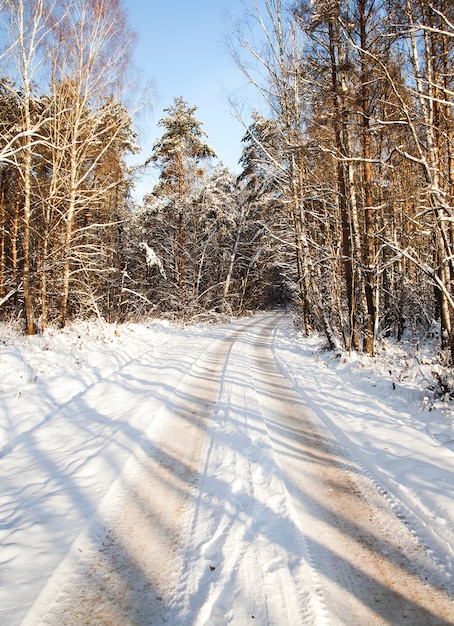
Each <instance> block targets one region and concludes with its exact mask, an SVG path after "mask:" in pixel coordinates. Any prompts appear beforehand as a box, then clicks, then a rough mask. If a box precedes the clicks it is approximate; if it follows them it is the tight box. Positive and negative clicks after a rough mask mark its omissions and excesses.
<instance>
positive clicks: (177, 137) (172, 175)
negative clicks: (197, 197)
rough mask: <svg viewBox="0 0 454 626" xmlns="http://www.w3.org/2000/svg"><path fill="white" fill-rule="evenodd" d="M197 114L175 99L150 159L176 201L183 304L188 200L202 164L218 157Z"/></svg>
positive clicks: (167, 192)
mask: <svg viewBox="0 0 454 626" xmlns="http://www.w3.org/2000/svg"><path fill="white" fill-rule="evenodd" d="M196 110H197V107H196V106H192V107H191V106H189V104H188V103H187V102H185V101H184V100H183V98H182V97H181V96H180V97H178V98H175V99H174V103H173V105H172V106H170V107H168V108H166V109H164V112H165V113H167V115H166V116H165V117H163V118H162V119H161V120H160V121H159V122H158V125H159V126H161V127H163V128H164V133H163V135H162V137H161V138H160V139H158V140H157V141H156V142H155V144H154V146H153V153H152V156H151V158H150V161H152V162H154V163H156V165H157V166H158V167H159V168H160V170H161V176H160V186H161V188H162V189H163V190H165V192H166V194H169V195H174V196H175V197H176V200H177V201H176V215H175V216H174V217H175V220H176V228H175V241H174V250H175V252H176V255H175V265H176V270H177V274H178V287H179V292H180V303H181V302H182V301H183V279H184V249H185V235H184V221H185V213H186V212H187V211H188V206H187V204H188V203H187V202H186V201H185V200H186V199H187V198H188V197H189V195H190V193H191V188H192V187H193V185H194V180H196V179H197V176H198V175H200V173H201V169H200V164H201V162H203V161H204V160H206V159H208V158H210V157H216V154H215V152H214V150H213V149H212V148H211V147H210V146H209V145H208V144H206V143H205V142H204V137H207V135H206V133H205V132H204V131H203V130H202V128H201V126H202V124H201V122H199V120H197V119H196V118H195V116H194V113H195V112H196Z"/></svg>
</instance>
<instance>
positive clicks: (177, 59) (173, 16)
mask: <svg viewBox="0 0 454 626" xmlns="http://www.w3.org/2000/svg"><path fill="white" fill-rule="evenodd" d="M124 6H125V7H126V9H127V11H128V14H129V22H130V25H131V26H132V28H133V29H134V30H135V31H136V32H137V33H138V35H139V39H138V42H137V46H136V55H135V62H136V64H137V65H138V66H139V67H140V68H141V70H142V73H143V75H144V78H145V79H147V80H152V81H154V83H155V86H156V92H157V93H156V97H155V98H154V100H153V112H152V114H151V116H149V118H148V121H147V126H146V127H145V128H143V127H142V129H141V145H142V147H143V152H142V155H141V156H143V157H144V158H146V157H147V156H149V153H150V152H151V147H152V144H153V141H154V140H155V139H156V137H158V136H159V135H160V134H161V132H162V129H161V128H160V127H157V126H156V124H157V122H158V120H159V119H160V118H161V117H163V115H164V113H163V109H164V108H165V107H167V106H169V105H171V104H172V103H173V99H174V97H177V96H182V97H183V98H184V99H185V100H186V101H187V102H188V103H189V104H190V105H191V106H197V107H198V110H197V112H196V116H197V118H198V119H199V120H200V121H201V122H202V123H203V129H204V130H205V132H206V133H207V134H208V136H209V139H208V143H210V145H211V146H212V147H213V148H214V149H215V151H216V153H217V155H218V157H219V159H220V160H221V161H222V162H223V163H224V164H225V165H227V166H228V167H229V168H230V169H231V170H232V171H234V172H239V170H240V167H239V166H238V164H237V163H238V159H239V157H240V154H241V137H242V136H243V134H244V127H243V126H242V125H241V124H240V122H239V121H238V120H237V119H235V118H234V117H233V116H232V114H231V112H230V109H231V107H230V104H229V102H228V97H227V94H228V93H231V94H232V93H233V94H234V96H239V97H240V98H242V97H243V92H246V91H247V88H246V87H245V82H246V81H245V78H244V76H243V75H242V74H241V73H240V71H239V70H238V69H237V68H236V67H235V64H234V63H233V61H232V59H231V58H230V57H229V55H228V53H227V51H226V46H225V42H224V40H225V37H226V36H228V34H229V33H228V30H229V20H228V19H227V16H228V15H233V16H237V17H241V16H242V15H243V13H244V5H243V3H242V0H124ZM146 184H147V183H146V182H142V183H141V185H140V187H139V186H138V191H139V192H140V193H141V192H142V191H144V186H146Z"/></svg>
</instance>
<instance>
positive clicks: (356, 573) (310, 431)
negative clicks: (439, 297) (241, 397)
mask: <svg viewBox="0 0 454 626" xmlns="http://www.w3.org/2000/svg"><path fill="white" fill-rule="evenodd" d="M270 330H271V326H270V327H269V328H268V329H264V331H263V333H262V334H263V335H266V334H268V331H270ZM262 344H263V350H262V354H261V358H260V360H259V361H258V362H257V368H258V369H259V370H261V374H260V376H262V375H264V374H265V377H264V379H263V380H266V377H267V376H268V388H271V386H272V385H273V381H275V380H277V379H279V380H281V379H282V376H281V371H282V370H281V368H280V366H279V365H278V364H277V363H275V362H274V361H275V359H274V358H273V355H274V350H273V345H272V341H269V340H268V339H267V340H266V341H265V340H264V341H263V342H262ZM286 365H287V366H288V367H289V369H290V370H291V367H292V365H291V364H290V363H289V364H286ZM260 376H259V379H260ZM287 386H288V390H287V392H286V397H287V398H293V400H292V403H293V405H294V407H295V415H296V414H297V413H298V407H299V408H300V410H299V416H298V421H297V422H296V421H295V420H293V426H292V425H291V422H290V421H289V419H288V417H289V413H288V412H286V411H284V410H282V411H279V409H278V408H277V407H273V406H270V407H267V409H269V410H268V417H267V422H268V428H269V432H270V437H271V439H272V441H273V449H274V451H275V453H276V455H277V458H278V464H279V465H280V467H281V468H282V472H283V475H284V476H285V483H286V485H287V489H288V491H289V492H290V493H291V494H292V496H293V502H294V505H295V508H296V513H297V517H298V519H299V521H300V523H301V524H302V526H301V527H302V529H303V531H304V533H305V535H306V542H307V545H308V546H309V552H310V555H309V559H310V561H311V563H312V565H313V567H314V569H315V570H316V576H318V577H319V578H320V579H321V580H322V583H323V588H322V595H323V596H324V597H325V601H324V605H325V608H326V609H327V610H328V612H329V619H330V620H331V622H333V623H340V624H345V625H348V626H352V625H356V624H357V625H358V626H359V625H363V624H365V623H367V624H373V625H374V626H375V625H379V624H383V625H384V624H397V623H398V624H399V625H401V624H411V626H417V625H420V624H421V625H422V624H426V625H427V626H429V625H430V626H433V625H435V624H439V625H443V626H447V625H448V624H452V597H450V595H449V594H448V593H447V592H446V588H445V586H444V585H443V584H442V581H441V580H440V578H439V577H438V576H437V572H436V571H435V568H434V563H433V562H432V561H431V559H430V555H429V554H427V552H426V551H425V550H424V548H423V547H422V546H421V545H420V544H419V543H418V541H417V539H416V538H415V537H414V535H413V534H412V533H411V532H410V531H409V530H408V528H407V527H406V526H405V524H404V523H403V522H402V520H401V519H399V518H397V517H396V515H395V513H394V511H393V509H392V508H391V507H390V506H389V502H388V501H387V500H386V499H385V498H384V497H383V494H382V493H379V492H378V491H377V490H376V488H375V485H374V484H373V483H372V482H371V481H370V480H369V478H368V477H367V476H366V475H365V474H364V471H363V469H362V468H361V467H360V466H359V465H358V464H357V463H356V462H355V460H354V459H352V458H351V456H350V455H348V456H346V455H345V451H344V450H343V449H342V448H341V447H340V446H339V442H338V440H337V439H336V438H335V437H334V435H333V433H331V432H330V431H329V430H328V429H326V428H325V426H324V424H323V422H321V421H320V420H319V419H318V417H317V416H316V415H315V414H314V413H313V412H312V411H310V410H309V409H308V407H307V402H306V400H305V398H302V397H301V396H300V395H299V393H298V389H295V387H294V385H293V381H292V380H290V381H289V382H288V383H287ZM270 395H271V394H270ZM285 425H287V428H288V429H289V430H292V431H293V435H292V441H293V444H294V446H295V448H296V447H297V444H299V446H298V447H299V451H300V452H302V453H303V456H301V457H300V458H299V459H298V458H297V456H295V455H294V454H289V451H288V449H287V447H288V441H286V437H284V438H283V436H282V429H283V427H284V426H285Z"/></svg>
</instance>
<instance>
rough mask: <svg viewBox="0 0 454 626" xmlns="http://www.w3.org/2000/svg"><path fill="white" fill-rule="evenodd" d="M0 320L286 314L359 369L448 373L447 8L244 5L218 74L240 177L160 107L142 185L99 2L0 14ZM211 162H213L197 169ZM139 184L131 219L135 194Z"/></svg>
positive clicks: (73, 0)
mask: <svg viewBox="0 0 454 626" xmlns="http://www.w3.org/2000/svg"><path fill="white" fill-rule="evenodd" d="M0 11H1V13H0V15H1V21H0V28H1V30H2V35H1V41H2V46H3V48H2V50H1V57H0V59H1V75H0V81H1V82H0V106H1V117H0V124H1V130H0V305H1V306H0V318H1V320H2V321H5V322H8V321H11V320H20V321H21V323H23V329H24V332H25V333H27V334H34V333H36V332H38V331H42V330H43V329H44V328H45V327H46V326H47V325H50V324H60V325H61V326H64V325H65V323H67V322H68V321H69V320H73V319H77V318H81V317H83V318H86V317H98V318H102V319H105V320H107V321H109V322H123V321H126V320H140V319H143V318H145V317H146V316H148V315H150V314H154V315H166V316H169V317H172V318H175V319H184V320H192V319H195V318H200V317H201V316H203V315H205V314H206V313H210V312H216V313H220V314H226V315H240V314H242V313H244V312H246V311H250V310H260V309H265V308H276V307H287V306H291V307H292V309H293V310H294V311H295V313H296V315H297V318H298V320H299V325H300V328H301V330H302V332H303V333H306V334H307V333H309V332H311V331H312V330H317V331H318V332H320V333H323V334H324V336H325V337H326V341H327V344H328V345H329V347H331V348H335V347H338V346H339V347H342V348H345V349H350V350H362V351H364V352H366V353H367V354H370V355H373V354H374V350H375V346H376V341H377V339H378V338H379V337H381V336H391V337H393V338H395V339H397V340H399V339H400V338H402V337H403V336H404V334H405V333H412V334H415V335H417V334H419V333H428V332H431V333H432V332H436V333H439V336H440V358H441V359H443V360H444V362H445V363H446V364H448V363H451V362H452V359H453V357H454V282H453V281H454V213H453V211H454V119H453V105H454V66H453V64H454V5H453V3H452V2H450V0H432V1H427V0H411V1H410V0H392V1H390V0H313V1H312V2H309V1H308V0H301V1H298V0H294V1H289V2H286V1H284V0H283V1H281V0H261V1H260V2H259V1H258V0H248V2H247V3H245V12H246V14H245V17H244V20H243V21H241V22H240V23H238V24H237V28H236V29H235V30H234V31H233V32H231V33H230V46H231V56H232V63H235V64H236V65H237V67H238V68H240V70H241V71H242V72H243V74H244V76H245V78H246V79H247V80H248V81H249V82H250V83H251V84H252V85H253V86H254V87H255V88H256V89H257V91H258V93H259V94H260V96H261V101H262V104H263V106H262V107H261V108H260V111H259V110H257V111H254V112H253V114H252V117H251V118H250V119H249V120H246V121H245V122H246V124H245V131H244V137H243V147H242V156H241V160H240V164H239V167H240V169H241V173H240V174H239V175H236V174H235V175H234V174H233V173H232V172H230V171H229V170H228V169H227V168H225V167H224V166H223V164H222V155H216V154H215V152H214V150H213V149H212V148H211V146H210V142H209V137H207V136H206V134H205V133H204V131H203V120H199V119H198V116H197V103H192V102H191V103H188V102H186V101H185V100H184V99H183V98H182V97H180V96H178V94H175V99H174V101H173V103H169V104H168V106H167V107H166V108H165V109H164V112H163V114H162V117H161V118H160V121H159V123H158V124H159V127H160V131H161V135H160V139H159V140H157V141H156V142H155V144H154V146H153V150H152V152H151V154H148V155H143V165H142V166H140V167H137V166H135V167H131V166H130V165H129V164H128V163H129V161H128V159H129V157H130V155H132V154H134V153H136V152H137V151H138V147H137V134H136V130H135V125H134V118H135V115H136V114H137V106H136V104H135V103H133V102H132V101H131V100H132V98H131V93H130V91H131V84H132V83H133V80H132V79H131V76H133V72H134V69H133V67H132V62H131V56H132V51H133V47H134V33H133V32H132V31H131V30H130V28H129V26H128V23H127V16H126V13H125V12H124V8H123V7H122V3H121V0H33V1H32V0H2V1H1V2H0ZM218 157H219V158H218ZM145 168H156V170H157V171H158V173H159V174H158V175H159V180H158V182H157V184H156V185H155V186H154V188H152V189H150V190H149V193H147V194H146V195H145V196H144V198H143V201H142V202H137V201H135V200H133V195H132V190H133V188H134V183H135V180H136V178H137V176H138V175H140V172H141V171H143V169H145Z"/></svg>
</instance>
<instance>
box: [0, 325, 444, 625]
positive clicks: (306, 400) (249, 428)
mask: <svg viewBox="0 0 454 626" xmlns="http://www.w3.org/2000/svg"><path fill="white" fill-rule="evenodd" d="M321 345H322V342H321V340H320V338H317V337H315V336H314V337H311V338H308V339H303V338H301V337H299V336H298V335H297V334H296V332H295V330H294V329H293V326H292V322H291V318H290V317H289V316H286V315H283V314H262V315H258V316H254V317H251V318H245V319H243V320H236V321H234V322H232V323H231V324H206V325H196V326H191V327H177V326H172V325H170V324H168V323H165V322H160V321H155V322H152V323H149V324H128V325H124V326H118V327H115V326H110V325H105V326H102V327H101V326H100V325H99V324H95V323H82V322H80V323H77V324H73V325H71V326H69V327H68V328H67V329H65V330H63V331H57V330H52V329H49V330H48V331H46V333H45V334H43V335H38V336H35V337H28V338H26V337H21V336H19V335H17V334H16V333H14V332H13V331H12V330H11V328H9V327H8V326H1V327H0V623H1V624H5V625H7V626H14V625H16V624H24V625H25V624H28V625H33V626H36V625H37V624H53V625H57V624H59V625H61V624H68V625H76V624H77V625H78V624H87V623H89V624H105V625H107V624H109V625H114V624H122V625H123V626H124V625H127V624H140V625H146V624H149V625H158V624H165V623H171V624H181V625H193V624H194V625H196V624H197V625H200V626H201V625H202V624H206V625H211V626H221V625H223V624H234V625H236V626H242V625H243V624H246V623H251V621H252V620H254V623H257V624H261V625H262V626H268V625H269V624H276V626H277V625H279V626H283V625H285V624H292V625H293V624H294V625H295V626H297V625H301V624H317V625H318V624H349V626H351V625H353V624H360V623H362V624H364V623H367V624H392V623H394V624H395V623H402V624H404V623H405V624H407V623H408V624H412V626H415V625H416V624H418V625H419V624H430V625H432V624H444V625H446V624H453V623H454V617H453V616H454V604H452V601H453V599H454V591H453V583H454V565H453V563H454V560H453V557H454V494H453V484H454V480H453V478H454V425H453V415H454V412H453V410H452V407H451V406H450V404H449V403H447V402H442V401H441V400H439V399H437V397H436V393H435V392H434V389H435V387H436V384H435V381H434V374H433V372H434V371H435V368H436V366H435V365H434V364H433V363H432V362H431V358H430V354H429V353H428V352H427V353H426V352H425V351H424V349H423V348H420V347H418V348H417V347H415V346H412V345H410V344H405V343H404V344H402V345H399V346H393V345H388V346H387V350H386V351H385V350H383V351H382V352H380V353H379V355H378V357H377V358H376V359H374V360H372V359H368V358H367V357H359V356H355V355H351V356H350V355H346V354H345V355H333V354H331V353H325V352H323V351H322V350H321ZM333 468H334V469H333ZM327 485H328V487H329V488H327ZM346 485H350V487H349V488H348V489H347V488H346ZM325 489H326V494H325V495H324V496H323V495H322V492H323V491H324V490H325ZM347 492H348V493H347ZM352 498H353V499H352ZM349 509H351V510H350V511H349ZM350 514H351V515H350ZM336 533H337V534H336ZM338 546H343V547H344V552H342V549H341V547H339V548H338ZM360 548H361V550H362V552H361V553H360V552H358V555H359V556H354V553H355V551H359V549H360ZM337 552H339V554H337ZM366 552H367V553H368V554H369V552H373V553H374V554H373V559H372V556H371V555H369V556H367V555H366ZM391 553H392V554H391ZM398 553H399V554H398ZM346 554H351V555H352V556H351V563H346V560H348V559H346V556H345V555H346ZM377 554H378V556H379V559H378V556H377ZM341 562H342V565H339V563H341ZM359 562H361V565H358V563H359ZM404 562H405V563H408V568H407V565H404V564H403V563H404ZM336 568H338V571H335V570H336ZM368 568H369V569H368ZM356 579H360V582H357V581H356ZM399 581H401V582H399ZM402 581H403V582H402ZM399 584H400V585H401V586H400V587H399ZM418 585H419V586H420V589H419V588H418ZM409 587H411V588H412V589H411V590H410V589H408V588H409ZM372 595H373V596H374V598H372ZM423 596H426V598H425V599H424V600H423V599H422V598H423ZM418 598H420V600H418ZM450 607H451V608H452V612H450ZM399 611H401V612H400V613H399ZM396 615H399V616H400V619H399V622H397V621H396ZM415 616H418V617H415Z"/></svg>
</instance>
